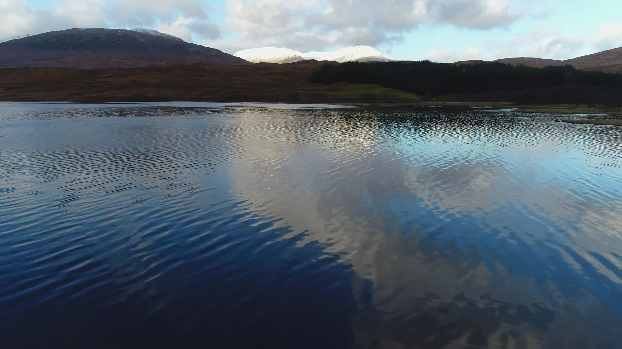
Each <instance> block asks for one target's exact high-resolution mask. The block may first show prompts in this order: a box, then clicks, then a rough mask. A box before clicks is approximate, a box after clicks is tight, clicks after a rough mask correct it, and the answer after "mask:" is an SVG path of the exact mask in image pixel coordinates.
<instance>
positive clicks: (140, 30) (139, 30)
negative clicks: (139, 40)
mask: <svg viewBox="0 0 622 349" xmlns="http://www.w3.org/2000/svg"><path fill="white" fill-rule="evenodd" d="M132 31H134V32H137V33H142V34H147V35H152V36H159V37H162V38H167V39H175V40H181V41H183V39H181V38H178V37H176V36H175V35H171V34H166V33H162V32H159V31H157V30H153V29H147V28H134V29H132Z"/></svg>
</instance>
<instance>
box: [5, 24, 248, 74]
mask: <svg viewBox="0 0 622 349" xmlns="http://www.w3.org/2000/svg"><path fill="white" fill-rule="evenodd" d="M181 63H220V64H249V63H248V62H247V61H245V60H243V59H241V58H238V57H234V56H232V55H230V54H227V53H224V52H222V51H219V50H216V49H213V48H209V47H204V46H201V45H195V44H191V43H188V42H185V41H184V40H182V39H180V38H178V37H175V36H173V35H169V34H164V33H160V32H158V31H155V30H150V29H134V30H124V29H100V28H88V29H67V30H61V31H54V32H48V33H43V34H38V35H30V36H25V37H22V38H15V39H11V40H8V41H4V42H0V68H18V67H64V68H81V69H103V68H133V67H145V66H150V65H158V64H181Z"/></svg>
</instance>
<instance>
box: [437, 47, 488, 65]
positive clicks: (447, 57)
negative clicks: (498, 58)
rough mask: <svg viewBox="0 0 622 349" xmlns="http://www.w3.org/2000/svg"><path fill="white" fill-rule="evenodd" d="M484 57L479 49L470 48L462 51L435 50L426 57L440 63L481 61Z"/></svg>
mask: <svg viewBox="0 0 622 349" xmlns="http://www.w3.org/2000/svg"><path fill="white" fill-rule="evenodd" d="M482 57H483V54H482V51H480V50H479V49H478V48H469V49H466V50H462V51H456V50H439V49H433V50H431V51H430V52H428V53H427V54H426V55H425V59H427V60H430V61H432V62H440V63H454V62H459V61H468V60H480V59H482Z"/></svg>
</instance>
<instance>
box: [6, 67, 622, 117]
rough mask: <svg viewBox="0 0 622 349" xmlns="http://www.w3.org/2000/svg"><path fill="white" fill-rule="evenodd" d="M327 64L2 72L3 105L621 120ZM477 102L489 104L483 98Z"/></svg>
mask: <svg viewBox="0 0 622 349" xmlns="http://www.w3.org/2000/svg"><path fill="white" fill-rule="evenodd" d="M322 65H323V63H320V62H314V61H305V62H300V63H292V64H283V65H278V64H254V65H222V64H183V65H173V66H171V65H169V66H151V67H145V68H114V69H100V70H85V69H70V68H15V69H0V101H12V102H60V101H62V102H74V103H114V102H174V101H179V102H233V103H238V102H264V103H291V104H341V105H351V106H403V107H434V106H443V107H456V108H490V109H509V108H513V109H516V110H517V111H518V112H522V113H550V114H586V115H594V114H601V115H610V116H620V115H622V109H621V108H611V107H606V106H589V105H570V104H558V105H523V104H515V103H508V102H499V101H491V102H487V101H485V99H486V97H483V96H479V95H466V96H464V95H462V96H455V97H454V96H441V97H438V98H423V97H421V96H418V95H416V94H413V93H409V92H405V91H400V90H395V89H391V88H386V87H381V86H378V85H372V84H348V83H334V84H330V85H322V84H311V83H309V81H310V78H311V76H312V75H313V73H314V72H315V71H317V70H318V69H319V68H320V67H321V66H322ZM478 99H484V101H479V100H478Z"/></svg>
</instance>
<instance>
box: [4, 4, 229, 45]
mask: <svg viewBox="0 0 622 349" xmlns="http://www.w3.org/2000/svg"><path fill="white" fill-rule="evenodd" d="M109 26H110V27H115V28H133V27H151V28H159V29H161V30H162V31H164V32H167V33H170V34H173V35H178V36H181V37H183V38H184V39H187V40H192V39H193V38H201V39H217V38H219V37H220V29H219V27H218V25H216V24H215V23H213V22H211V21H210V20H209V18H208V15H207V13H206V11H205V9H204V7H203V6H202V5H200V4H199V2H197V1H195V0H132V1H125V0H62V1H61V2H60V3H58V5H57V6H56V7H54V8H53V9H51V10H38V9H34V8H32V7H31V6H30V5H28V4H27V3H26V2H23V1H20V0H0V38H5V37H12V36H18V35H25V34H38V33H42V32H46V31H51V30H60V29H68V28H76V27H78V28H84V27H109Z"/></svg>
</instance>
